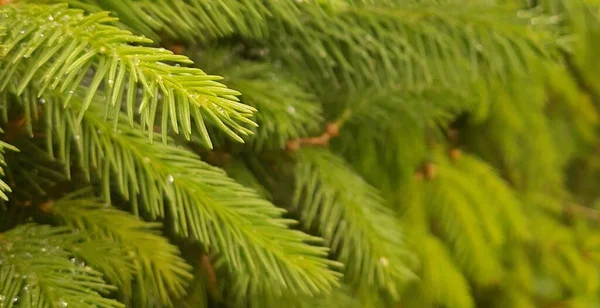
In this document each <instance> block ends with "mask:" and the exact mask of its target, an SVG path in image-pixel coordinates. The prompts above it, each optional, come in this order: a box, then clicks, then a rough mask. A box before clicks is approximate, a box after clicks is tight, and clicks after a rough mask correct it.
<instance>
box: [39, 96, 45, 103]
mask: <svg viewBox="0 0 600 308" xmlns="http://www.w3.org/2000/svg"><path fill="white" fill-rule="evenodd" d="M38 102H39V103H40V104H45V103H46V100H45V99H44V98H41V97H40V99H38Z"/></svg>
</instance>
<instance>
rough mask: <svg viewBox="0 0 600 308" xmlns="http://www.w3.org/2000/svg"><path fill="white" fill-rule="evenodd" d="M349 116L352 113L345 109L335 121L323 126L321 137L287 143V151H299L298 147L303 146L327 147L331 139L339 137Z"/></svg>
mask: <svg viewBox="0 0 600 308" xmlns="http://www.w3.org/2000/svg"><path fill="white" fill-rule="evenodd" d="M351 115H352V111H351V110H350V109H346V110H345V111H344V112H343V113H342V115H341V116H340V117H339V118H338V119H337V120H336V121H334V122H331V123H328V124H327V126H325V131H324V132H323V133H322V134H321V135H319V136H317V137H307V138H300V139H296V140H290V141H288V143H287V149H288V151H290V152H295V151H298V149H300V147H302V146H303V145H312V146H327V144H329V140H331V138H335V137H337V136H339V135H340V129H341V128H342V126H343V125H344V123H345V122H346V121H347V120H348V119H349V118H350V116H351Z"/></svg>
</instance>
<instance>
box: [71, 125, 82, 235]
mask: <svg viewBox="0 0 600 308" xmlns="http://www.w3.org/2000/svg"><path fill="white" fill-rule="evenodd" d="M73 139H75V140H79V139H81V137H80V136H79V135H75V136H73ZM77 231H78V232H79V230H77Z"/></svg>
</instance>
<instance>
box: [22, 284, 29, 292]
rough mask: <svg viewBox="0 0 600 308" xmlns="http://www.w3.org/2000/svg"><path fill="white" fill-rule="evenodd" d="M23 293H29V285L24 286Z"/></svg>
mask: <svg viewBox="0 0 600 308" xmlns="http://www.w3.org/2000/svg"><path fill="white" fill-rule="evenodd" d="M23 291H24V292H29V285H28V284H26V285H25V286H24V287H23Z"/></svg>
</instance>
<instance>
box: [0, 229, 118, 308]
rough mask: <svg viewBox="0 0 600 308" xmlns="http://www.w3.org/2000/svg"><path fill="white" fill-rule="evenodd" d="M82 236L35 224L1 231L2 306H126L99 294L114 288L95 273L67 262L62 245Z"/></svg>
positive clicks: (73, 244)
mask: <svg viewBox="0 0 600 308" xmlns="http://www.w3.org/2000/svg"><path fill="white" fill-rule="evenodd" d="M82 240H83V238H82V236H81V235H77V234H74V233H72V232H70V230H69V229H67V228H64V227H49V226H41V225H33V224H27V225H21V226H19V227H16V228H14V229H12V230H9V231H7V232H5V233H0V261H2V263H0V305H1V306H3V307H13V306H14V305H16V304H17V303H18V304H19V305H23V306H26V307H41V308H46V307H48V308H55V307H67V306H69V305H72V306H78V305H85V306H95V307H105V308H110V307H124V305H122V304H121V303H119V302H117V301H115V300H113V299H108V298H103V297H102V295H104V294H107V293H109V292H111V291H113V290H114V289H115V288H114V287H113V286H111V285H108V284H106V283H105V282H104V281H103V280H102V277H101V274H100V273H99V272H97V271H95V270H93V269H92V268H90V267H89V266H83V265H80V264H78V262H72V261H71V260H70V258H71V256H72V255H71V254H70V253H69V252H68V251H67V250H65V248H66V247H69V248H71V247H73V246H76V245H77V244H78V243H80V242H81V241H82ZM65 275H68V277H69V278H68V279H65Z"/></svg>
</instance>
